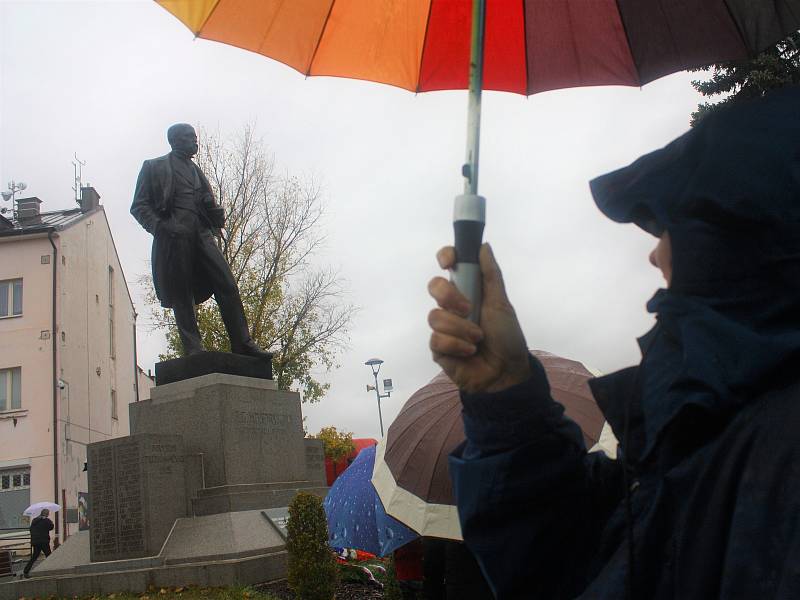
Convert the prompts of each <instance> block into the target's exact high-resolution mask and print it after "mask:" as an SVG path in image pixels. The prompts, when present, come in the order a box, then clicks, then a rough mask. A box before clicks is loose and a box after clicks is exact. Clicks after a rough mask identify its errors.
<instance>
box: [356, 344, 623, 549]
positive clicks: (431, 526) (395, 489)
mask: <svg viewBox="0 0 800 600" xmlns="http://www.w3.org/2000/svg"><path fill="white" fill-rule="evenodd" d="M532 353H533V354H534V355H535V356H536V357H537V358H538V359H539V361H541V363H542V365H543V366H544V368H545V371H546V372H547V378H548V380H549V381H550V391H551V393H552V396H553V398H554V399H555V400H556V401H558V402H560V403H561V404H562V405H563V406H564V408H565V411H566V414H567V416H568V417H570V418H571V419H572V420H574V421H575V422H576V423H577V424H578V425H580V427H581V430H582V431H583V439H584V442H585V443H586V447H587V448H592V447H596V446H597V444H598V442H600V441H601V432H602V431H603V423H604V419H603V415H602V413H601V412H600V409H599V408H598V407H597V404H596V403H595V401H594V398H593V397H592V393H591V391H590V390H589V385H588V381H589V379H591V378H592V377H594V376H595V375H596V374H593V373H592V372H591V371H589V369H587V368H586V367H584V366H583V365H582V364H581V363H579V362H577V361H574V360H570V359H567V358H562V357H560V356H556V355H555V354H550V353H549V352H544V351H542V350H534V351H532ZM462 441H464V424H463V421H462V419H461V398H460V396H459V392H458V388H457V387H456V385H455V384H454V383H453V382H452V381H450V379H448V378H447V376H446V375H445V374H444V373H440V374H439V375H437V376H436V377H434V378H433V380H432V381H431V382H430V383H429V384H428V385H426V386H425V387H423V388H421V389H419V390H418V391H417V392H416V393H414V394H413V395H412V396H411V398H409V399H408V401H407V402H406V403H405V405H404V406H403V408H402V409H401V410H400V413H399V414H398V415H397V418H396V419H395V420H394V422H393V423H392V425H391V427H389V432H388V433H387V435H386V437H385V438H384V439H383V440H382V441H381V443H380V444H379V445H378V448H377V456H376V459H375V469H374V471H373V474H372V483H373V485H374V486H375V489H376V490H377V491H378V495H379V496H380V499H381V501H382V502H383V506H384V507H385V508H386V512H387V513H389V514H390V515H391V516H393V517H395V518H396V519H398V520H399V521H401V522H403V523H405V524H406V525H408V526H409V527H410V528H412V529H413V530H414V531H416V532H417V533H419V534H420V535H429V536H434V537H441V538H447V539H455V540H460V539H461V527H460V525H459V522H458V512H457V510H456V507H455V498H454V496H453V488H452V484H451V482H450V472H449V467H448V460H447V457H448V456H449V454H450V453H451V452H452V451H453V450H454V449H455V448H456V446H458V445H459V444H460V443H461V442H462ZM600 449H603V448H602V446H601V448H600ZM609 450H614V448H613V447H611V448H609Z"/></svg>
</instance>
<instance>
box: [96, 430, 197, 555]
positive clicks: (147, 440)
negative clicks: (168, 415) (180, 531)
mask: <svg viewBox="0 0 800 600" xmlns="http://www.w3.org/2000/svg"><path fill="white" fill-rule="evenodd" d="M88 460H89V465H90V468H89V494H90V498H91V514H90V522H91V530H90V534H91V555H90V556H91V560H92V561H106V560H121V559H126V558H136V557H140V556H153V555H155V554H158V553H159V552H160V550H161V546H162V544H163V543H164V540H165V539H166V538H167V535H168V534H169V532H170V529H171V528H172V525H173V523H175V519H177V518H179V517H183V516H186V506H187V502H186V489H185V474H184V450H183V439H182V438H181V437H180V436H178V435H168V434H167V435H159V434H140V435H133V436H129V437H124V438H118V439H113V440H107V441H104V442H97V443H94V444H90V445H89V447H88Z"/></svg>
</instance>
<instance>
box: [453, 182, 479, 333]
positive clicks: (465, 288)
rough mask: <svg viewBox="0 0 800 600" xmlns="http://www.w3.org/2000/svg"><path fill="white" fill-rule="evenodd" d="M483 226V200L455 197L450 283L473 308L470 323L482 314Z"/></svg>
mask: <svg viewBox="0 0 800 600" xmlns="http://www.w3.org/2000/svg"><path fill="white" fill-rule="evenodd" d="M485 223H486V198H484V197H483V196H477V195H475V194H462V195H461V196H456V201H455V206H454V209H453V232H454V234H455V249H456V264H455V266H454V267H453V271H452V273H451V280H452V282H453V283H454V284H455V286H456V287H457V288H458V291H460V292H461V293H462V294H464V296H466V298H467V300H469V302H470V304H471V305H472V309H471V310H470V313H469V319H470V321H473V322H474V323H478V322H479V320H480V314H481V296H482V288H483V279H482V278H481V268H480V264H479V263H478V255H479V253H480V250H481V243H482V241H483V228H484V225H485Z"/></svg>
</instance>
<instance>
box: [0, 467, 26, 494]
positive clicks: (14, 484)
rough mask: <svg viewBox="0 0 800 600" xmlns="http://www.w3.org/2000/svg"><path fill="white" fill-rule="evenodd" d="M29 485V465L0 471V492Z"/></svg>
mask: <svg viewBox="0 0 800 600" xmlns="http://www.w3.org/2000/svg"><path fill="white" fill-rule="evenodd" d="M30 487H31V470H30V468H29V467H17V468H16V469H12V470H3V471H0V492H12V491H14V490H24V489H28V488H30Z"/></svg>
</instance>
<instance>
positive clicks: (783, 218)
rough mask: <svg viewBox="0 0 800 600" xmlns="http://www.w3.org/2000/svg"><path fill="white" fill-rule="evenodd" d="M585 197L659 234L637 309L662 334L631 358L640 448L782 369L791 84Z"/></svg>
mask: <svg viewBox="0 0 800 600" xmlns="http://www.w3.org/2000/svg"><path fill="white" fill-rule="evenodd" d="M591 189H592V193H593V195H594V198H595V201H596V203H597V206H598V207H599V208H600V210H601V211H602V212H603V213H605V214H606V215H607V216H608V217H610V218H611V219H613V220H615V221H618V222H621V223H635V224H636V225H638V226H639V227H641V228H642V229H644V230H645V231H648V232H650V233H652V234H653V235H655V236H660V235H661V234H662V233H663V232H665V231H666V232H668V233H669V238H670V242H671V247H672V273H671V275H672V277H671V283H670V286H669V289H667V290H660V291H659V292H658V293H657V294H656V295H655V297H654V298H653V299H652V300H651V301H650V303H649V304H648V308H649V310H650V311H651V312H655V313H657V316H658V325H657V326H656V330H657V331H656V332H654V333H663V334H664V335H650V336H647V340H646V343H648V344H649V343H650V342H652V347H651V348H649V349H648V350H647V352H646V356H645V357H644V359H643V362H642V366H643V367H645V373H644V378H643V380H644V390H643V409H644V411H645V419H646V421H648V422H647V423H646V429H647V430H648V432H647V433H648V437H649V440H648V445H649V446H651V447H652V445H653V444H654V443H655V438H656V437H657V435H658V434H659V432H660V431H661V429H663V428H664V427H665V426H666V425H667V424H668V423H669V421H670V420H671V419H673V418H674V417H675V416H676V415H677V414H678V413H679V412H680V411H681V410H682V409H683V408H684V407H685V406H686V405H687V404H692V405H694V406H700V407H702V408H704V409H706V410H707V411H710V412H714V413H719V412H727V411H728V410H729V409H730V408H732V407H735V406H739V405H741V404H742V403H744V402H746V401H747V400H748V399H750V398H752V397H753V396H754V395H755V394H758V393H759V392H760V391H765V388H768V387H769V386H770V384H772V385H775V384H777V383H778V382H777V381H776V378H782V377H784V376H785V375H786V374H788V373H790V372H792V369H791V368H790V367H789V366H788V365H790V364H791V362H792V361H794V360H797V359H798V358H800V88H797V87H791V88H785V89H782V90H779V91H776V92H773V93H771V94H769V95H768V96H766V97H765V98H763V99H759V100H755V101H750V102H745V103H741V104H735V105H730V106H728V107H724V108H722V109H720V110H718V111H716V112H714V113H712V114H710V115H708V116H707V117H705V118H704V119H703V120H702V121H701V122H700V123H699V124H698V126H697V127H695V128H694V129H692V130H691V131H689V132H688V133H686V134H684V135H683V136H681V137H679V138H678V139H676V140H675V141H673V142H672V143H671V144H669V145H668V146H666V147H664V148H662V149H661V150H657V151H655V152H652V153H650V154H647V155H645V156H643V157H641V158H640V159H638V160H637V161H636V162H634V163H633V164H631V165H630V166H628V167H625V168H623V169H620V170H618V171H614V172H612V173H609V174H607V175H604V176H602V177H599V178H597V179H595V180H594V181H592V182H591ZM651 355H652V356H651ZM792 376H793V377H796V375H792ZM648 405H649V408H648ZM648 410H649V413H648Z"/></svg>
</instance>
